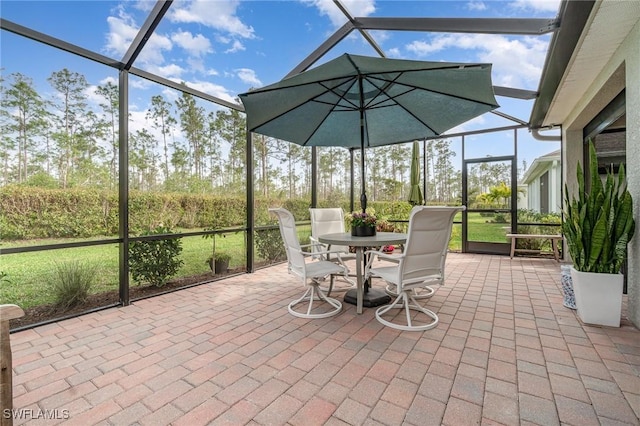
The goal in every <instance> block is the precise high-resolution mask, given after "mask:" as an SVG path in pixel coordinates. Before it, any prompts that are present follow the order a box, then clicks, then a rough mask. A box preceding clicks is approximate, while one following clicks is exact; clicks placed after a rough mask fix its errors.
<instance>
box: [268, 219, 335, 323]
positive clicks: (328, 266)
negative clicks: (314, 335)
mask: <svg viewBox="0 0 640 426" xmlns="http://www.w3.org/2000/svg"><path fill="white" fill-rule="evenodd" d="M269 212H270V213H272V214H274V215H275V216H277V218H278V223H279V226H280V234H281V235H282V241H283V242H284V248H285V251H286V254H287V262H288V267H289V273H291V274H294V275H297V276H298V277H300V278H301V279H302V283H303V284H304V285H305V287H306V291H305V292H304V294H303V295H302V296H301V297H300V298H298V299H296V300H294V301H293V302H291V303H289V305H288V310H289V313H290V314H291V315H293V316H296V317H299V318H327V317H331V316H333V315H337V314H339V313H340V311H341V310H342V303H340V301H338V300H337V299H334V298H331V297H329V296H327V295H325V294H324V291H323V290H321V289H320V280H324V279H326V277H330V280H331V282H333V279H334V275H336V274H341V275H343V274H345V273H346V272H345V271H346V267H345V266H344V265H343V264H341V263H342V261H341V260H340V255H339V253H334V254H335V255H336V256H337V258H338V261H339V262H338V263H335V262H330V261H328V260H310V261H309V262H307V261H305V257H309V258H311V257H312V256H313V254H312V253H310V252H304V251H302V248H303V247H309V246H311V245H312V244H309V245H300V241H299V240H298V234H297V233H296V223H295V219H294V218H293V215H292V214H291V212H289V211H288V210H286V209H282V208H276V209H269ZM315 254H316V255H324V254H326V253H324V252H322V251H316V252H315ZM314 302H319V303H318V304H317V306H315V309H314ZM322 302H324V303H326V304H328V305H329V306H330V307H331V309H330V310H328V311H327V310H326V305H324V303H322ZM298 305H300V306H303V307H304V311H305V312H300V311H299V310H296V309H295V308H296V307H298V308H299V306H298ZM322 305H324V306H322ZM318 307H323V308H325V309H324V310H318Z"/></svg>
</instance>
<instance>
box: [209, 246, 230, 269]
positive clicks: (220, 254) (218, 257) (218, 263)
mask: <svg viewBox="0 0 640 426" xmlns="http://www.w3.org/2000/svg"><path fill="white" fill-rule="evenodd" d="M230 260H231V255H230V254H229V253H227V252H226V251H217V252H215V253H214V254H213V255H211V256H209V258H208V259H207V263H208V264H209V267H210V268H211V270H212V271H213V273H214V274H225V273H227V271H228V270H229V261H230Z"/></svg>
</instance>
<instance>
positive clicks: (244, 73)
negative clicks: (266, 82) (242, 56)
mask: <svg viewBox="0 0 640 426" xmlns="http://www.w3.org/2000/svg"><path fill="white" fill-rule="evenodd" d="M236 73H237V75H238V78H239V79H240V80H241V81H242V82H243V83H246V84H249V85H251V86H253V87H260V86H262V82H261V81H260V80H259V79H258V77H257V76H256V72H255V71H254V70H252V69H249V68H239V69H237V70H236Z"/></svg>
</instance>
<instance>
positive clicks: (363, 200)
mask: <svg viewBox="0 0 640 426" xmlns="http://www.w3.org/2000/svg"><path fill="white" fill-rule="evenodd" d="M358 85H359V86H360V87H359V89H360V90H359V91H360V172H361V175H360V177H361V179H362V194H361V195H360V206H361V207H362V213H365V212H366V211H367V189H366V187H367V180H366V179H365V176H364V93H363V87H362V75H358Z"/></svg>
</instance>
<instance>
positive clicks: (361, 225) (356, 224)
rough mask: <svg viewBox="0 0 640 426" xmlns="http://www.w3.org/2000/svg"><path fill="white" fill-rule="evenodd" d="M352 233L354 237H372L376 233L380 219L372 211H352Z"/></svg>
mask: <svg viewBox="0 0 640 426" xmlns="http://www.w3.org/2000/svg"><path fill="white" fill-rule="evenodd" d="M350 219H351V235H353V236H354V237H371V236H373V235H376V223H377V221H378V219H377V218H376V216H375V215H374V214H372V213H366V212H362V213H351V215H350Z"/></svg>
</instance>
